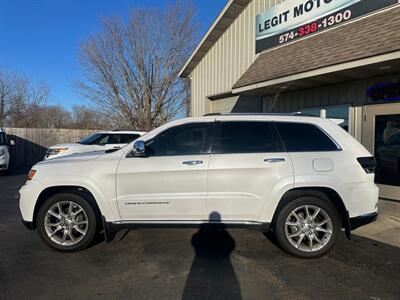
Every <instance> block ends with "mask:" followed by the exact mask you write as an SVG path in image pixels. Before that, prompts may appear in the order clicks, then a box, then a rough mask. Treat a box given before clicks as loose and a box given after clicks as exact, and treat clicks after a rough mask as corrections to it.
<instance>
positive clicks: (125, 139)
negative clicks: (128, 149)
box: [121, 134, 140, 144]
mask: <svg viewBox="0 0 400 300" xmlns="http://www.w3.org/2000/svg"><path fill="white" fill-rule="evenodd" d="M139 136H140V134H121V144H128V143H130V142H133V141H134V140H136V139H137V138H138V137H139Z"/></svg>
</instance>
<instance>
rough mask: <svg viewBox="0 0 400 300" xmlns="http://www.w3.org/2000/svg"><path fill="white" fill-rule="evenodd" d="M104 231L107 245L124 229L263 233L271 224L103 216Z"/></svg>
mask: <svg viewBox="0 0 400 300" xmlns="http://www.w3.org/2000/svg"><path fill="white" fill-rule="evenodd" d="M102 219H103V230H104V237H105V240H106V242H107V243H109V242H111V241H112V240H113V239H114V236H115V233H117V232H118V231H120V230H124V229H139V228H165V229H176V228H192V229H198V228H206V229H215V228H216V229H218V228H232V229H253V230H258V231H262V232H268V231H269V229H270V223H261V222H254V221H230V222H218V221H217V222H216V221H208V220H206V221H195V222H192V221H119V222H107V220H106V218H105V217H104V216H103V217H102Z"/></svg>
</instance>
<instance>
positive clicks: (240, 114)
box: [203, 111, 316, 117]
mask: <svg viewBox="0 0 400 300" xmlns="http://www.w3.org/2000/svg"><path fill="white" fill-rule="evenodd" d="M203 116H204V117H210V116H303V117H316V116H314V115H309V114H304V113H302V112H300V111H298V112H293V113H208V114H205V115H203Z"/></svg>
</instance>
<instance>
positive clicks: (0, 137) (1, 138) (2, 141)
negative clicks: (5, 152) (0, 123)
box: [0, 132, 7, 145]
mask: <svg viewBox="0 0 400 300" xmlns="http://www.w3.org/2000/svg"><path fill="white" fill-rule="evenodd" d="M6 144H7V140H6V134H5V133H4V132H0V145H6Z"/></svg>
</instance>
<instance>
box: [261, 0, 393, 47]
mask: <svg viewBox="0 0 400 300" xmlns="http://www.w3.org/2000/svg"><path fill="white" fill-rule="evenodd" d="M396 3H399V0H287V1H285V2H283V3H282V4H280V5H278V6H275V7H273V8H271V9H270V10H268V11H266V12H265V13H262V14H260V15H258V16H257V18H256V53H260V52H262V51H264V50H266V49H269V48H272V47H274V46H277V45H282V44H285V43H288V42H291V41H294V40H297V39H300V38H302V37H305V36H308V35H310V34H313V33H316V32H320V31H322V30H324V29H327V28H330V27H333V26H335V25H339V24H342V23H344V22H346V21H348V20H351V19H353V18H357V17H360V16H363V15H366V14H368V13H371V12H373V11H376V10H379V9H382V8H384V7H387V6H390V5H394V4H396Z"/></svg>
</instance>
